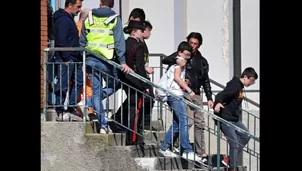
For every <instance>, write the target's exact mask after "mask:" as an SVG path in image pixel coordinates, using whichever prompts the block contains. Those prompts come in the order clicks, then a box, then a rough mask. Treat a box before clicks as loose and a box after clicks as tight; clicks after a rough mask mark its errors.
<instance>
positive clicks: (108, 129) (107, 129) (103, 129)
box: [100, 126, 113, 134]
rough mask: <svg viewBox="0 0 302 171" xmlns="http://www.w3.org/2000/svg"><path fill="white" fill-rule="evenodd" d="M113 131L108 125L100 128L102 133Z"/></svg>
mask: <svg viewBox="0 0 302 171" xmlns="http://www.w3.org/2000/svg"><path fill="white" fill-rule="evenodd" d="M111 133H113V132H112V130H111V129H110V127H109V126H108V127H107V128H106V127H101V129H100V134H111Z"/></svg>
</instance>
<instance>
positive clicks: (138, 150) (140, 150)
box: [128, 145, 160, 158]
mask: <svg viewBox="0 0 302 171" xmlns="http://www.w3.org/2000/svg"><path fill="white" fill-rule="evenodd" d="M128 148H129V150H130V156H131V157H133V158H138V157H141V158H150V157H159V156H160V154H159V146H158V145H136V146H128Z"/></svg>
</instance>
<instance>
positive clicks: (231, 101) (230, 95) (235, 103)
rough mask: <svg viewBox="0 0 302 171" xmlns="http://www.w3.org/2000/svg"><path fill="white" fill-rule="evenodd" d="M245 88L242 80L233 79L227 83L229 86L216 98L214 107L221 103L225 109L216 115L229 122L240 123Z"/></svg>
mask: <svg viewBox="0 0 302 171" xmlns="http://www.w3.org/2000/svg"><path fill="white" fill-rule="evenodd" d="M243 87H244V85H243V84H242V82H241V81H240V79H239V78H237V77H233V79H232V80H231V81H229V82H228V83H227V86H226V87H225V88H224V89H223V90H222V91H221V92H219V93H218V94H217V95H216V97H215V102H214V107H215V106H216V105H217V103H221V104H222V105H223V106H224V108H221V109H220V112H219V113H216V112H215V114H216V115H218V116H220V117H222V118H223V119H225V120H227V121H233V122H237V121H239V118H240V108H239V107H240V105H241V103H242V99H243V93H242V89H243Z"/></svg>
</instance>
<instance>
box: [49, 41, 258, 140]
mask: <svg viewBox="0 0 302 171" xmlns="http://www.w3.org/2000/svg"><path fill="white" fill-rule="evenodd" d="M47 51H85V52H87V53H90V54H92V55H94V56H96V57H98V58H101V59H102V60H104V61H106V62H107V63H109V64H111V65H113V66H115V67H116V68H118V69H120V70H121V69H122V67H121V65H120V64H118V63H116V62H114V61H112V60H108V59H106V58H104V57H103V56H101V55H99V54H97V53H95V52H93V51H91V50H89V49H87V48H84V47H66V48H45V49H44V52H47ZM44 61H45V59H44ZM83 62H84V61H83ZM83 65H84V64H83ZM84 68H85V67H84ZM129 75H131V76H133V77H135V78H137V79H139V80H141V81H143V82H145V83H147V84H149V85H151V86H153V87H155V88H157V89H160V90H162V91H163V92H165V93H167V94H169V95H172V96H174V97H175V98H177V99H178V100H180V101H183V102H184V103H186V104H188V105H190V106H191V107H194V108H195V109H197V110H199V111H202V112H204V113H205V114H207V115H208V116H210V117H212V118H213V119H215V120H217V121H219V122H222V123H224V124H226V125H229V126H232V127H234V129H235V130H237V131H238V132H241V133H244V134H247V135H249V137H250V138H252V139H254V140H255V141H257V142H260V139H259V137H256V136H254V135H252V134H251V133H249V132H248V131H245V130H243V129H241V128H239V127H237V126H236V125H234V124H232V123H230V122H228V121H226V120H225V119H223V118H221V117H219V116H216V115H215V114H212V113H210V112H208V111H207V110H205V109H203V108H201V107H200V106H198V105H196V104H194V103H192V102H190V101H188V100H186V99H184V98H180V97H178V96H177V95H176V94H175V93H173V92H171V91H169V90H167V89H164V88H162V87H160V86H158V85H157V84H154V83H153V82H151V81H149V80H148V79H146V78H144V77H142V76H140V75H138V74H136V73H135V72H130V73H129ZM45 79H46V78H45ZM84 80H85V79H84ZM84 85H85V84H84ZM84 93H85V92H84ZM45 101H46V99H45ZM44 103H45V102H44Z"/></svg>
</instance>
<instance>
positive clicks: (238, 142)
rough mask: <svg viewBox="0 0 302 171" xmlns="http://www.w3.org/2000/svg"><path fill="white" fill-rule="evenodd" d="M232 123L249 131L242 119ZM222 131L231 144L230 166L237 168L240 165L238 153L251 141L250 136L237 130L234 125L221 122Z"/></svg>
mask: <svg viewBox="0 0 302 171" xmlns="http://www.w3.org/2000/svg"><path fill="white" fill-rule="evenodd" d="M230 122H231V121H230ZM231 123H232V124H234V125H236V126H238V127H239V128H241V129H243V130H245V131H249V130H248V129H247V128H246V127H245V126H244V124H243V123H242V122H241V121H237V122H231ZM221 131H222V133H223V134H224V136H225V137H226V138H227V140H228V143H229V146H230V154H229V158H230V166H231V168H236V167H237V166H238V155H239V153H240V152H241V151H242V150H243V148H244V146H245V145H246V144H247V143H248V142H249V140H250V137H249V136H248V135H246V134H243V133H241V132H238V131H236V130H235V129H234V128H233V127H232V126H228V125H225V124H223V123H221Z"/></svg>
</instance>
